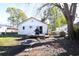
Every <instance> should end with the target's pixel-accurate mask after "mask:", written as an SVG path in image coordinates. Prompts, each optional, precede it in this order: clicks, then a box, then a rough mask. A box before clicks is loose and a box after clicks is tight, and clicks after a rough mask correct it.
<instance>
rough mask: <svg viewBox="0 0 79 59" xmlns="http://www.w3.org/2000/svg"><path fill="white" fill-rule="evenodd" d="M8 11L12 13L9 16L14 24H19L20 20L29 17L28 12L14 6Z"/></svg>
mask: <svg viewBox="0 0 79 59" xmlns="http://www.w3.org/2000/svg"><path fill="white" fill-rule="evenodd" d="M6 12H8V13H9V14H10V17H9V18H8V19H9V20H10V22H11V24H12V25H13V26H18V24H19V23H20V22H22V21H23V20H25V19H26V18H27V16H26V14H25V13H24V12H23V10H21V9H16V8H14V7H8V8H7V10H6Z"/></svg>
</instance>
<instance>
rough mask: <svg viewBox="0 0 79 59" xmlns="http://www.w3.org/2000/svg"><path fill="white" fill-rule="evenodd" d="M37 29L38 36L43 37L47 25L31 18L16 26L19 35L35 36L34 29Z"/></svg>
mask: <svg viewBox="0 0 79 59" xmlns="http://www.w3.org/2000/svg"><path fill="white" fill-rule="evenodd" d="M37 28H38V29H39V35H45V34H47V33H48V25H47V24H46V23H43V22H41V21H40V20H38V19H36V18H34V17H31V18H28V19H26V20H25V21H23V22H22V23H20V24H19V26H18V34H19V35H28V36H30V35H36V34H35V33H36V31H35V30H36V29H37Z"/></svg>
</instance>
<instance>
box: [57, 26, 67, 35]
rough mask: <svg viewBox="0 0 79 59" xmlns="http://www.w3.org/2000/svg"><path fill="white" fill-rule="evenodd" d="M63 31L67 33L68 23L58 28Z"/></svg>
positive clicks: (58, 30)
mask: <svg viewBox="0 0 79 59" xmlns="http://www.w3.org/2000/svg"><path fill="white" fill-rule="evenodd" d="M61 31H64V32H65V33H67V25H63V26H61V27H58V28H56V32H57V33H59V32H61Z"/></svg>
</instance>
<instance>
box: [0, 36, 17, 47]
mask: <svg viewBox="0 0 79 59" xmlns="http://www.w3.org/2000/svg"><path fill="white" fill-rule="evenodd" d="M17 43H18V42H17V41H16V37H0V46H12V45H16V44H17Z"/></svg>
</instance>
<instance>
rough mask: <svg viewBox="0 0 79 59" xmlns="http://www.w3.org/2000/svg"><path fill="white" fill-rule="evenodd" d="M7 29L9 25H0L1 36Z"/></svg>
mask: <svg viewBox="0 0 79 59" xmlns="http://www.w3.org/2000/svg"><path fill="white" fill-rule="evenodd" d="M6 29H7V25H1V24H0V34H2V33H3V32H6Z"/></svg>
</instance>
